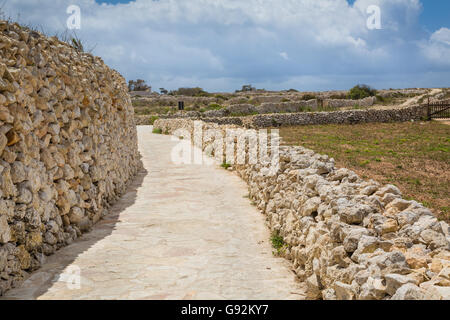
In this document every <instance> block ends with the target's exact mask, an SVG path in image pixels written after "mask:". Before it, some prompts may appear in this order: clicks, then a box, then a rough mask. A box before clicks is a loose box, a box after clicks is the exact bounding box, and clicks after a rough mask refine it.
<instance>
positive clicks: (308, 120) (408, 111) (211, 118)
mask: <svg viewBox="0 0 450 320" xmlns="http://www.w3.org/2000/svg"><path fill="white" fill-rule="evenodd" d="M249 106H250V105H249ZM426 112H427V111H426V108H424V107H423V106H413V107H409V108H399V109H380V110H376V109H369V110H346V111H332V112H297V113H271V114H258V115H253V116H244V117H226V116H224V115H223V110H217V111H211V113H208V116H205V115H202V114H201V113H200V112H194V111H189V112H184V113H183V114H176V115H173V116H161V118H167V119H177V118H184V119H189V118H190V119H201V120H203V121H205V122H210V123H217V124H235V125H240V126H245V127H247V128H255V129H257V128H270V127H284V126H299V125H320V124H356V123H374V122H405V121H411V120H413V121H418V120H422V119H423V118H424V117H425V116H426ZM146 118H147V119H148V118H149V117H148V116H143V117H142V119H141V120H140V121H142V123H145V122H146ZM147 123H148V121H147Z"/></svg>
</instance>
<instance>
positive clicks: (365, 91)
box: [348, 84, 377, 100]
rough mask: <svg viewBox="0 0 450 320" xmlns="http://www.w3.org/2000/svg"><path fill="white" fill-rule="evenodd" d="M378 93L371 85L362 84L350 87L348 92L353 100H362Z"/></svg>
mask: <svg viewBox="0 0 450 320" xmlns="http://www.w3.org/2000/svg"><path fill="white" fill-rule="evenodd" d="M376 94H377V91H376V90H375V89H372V88H371V87H369V86H367V85H365V84H361V85H357V86H354V87H353V88H352V89H350V91H349V93H348V97H349V98H350V99H352V100H360V99H364V98H367V97H373V96H375V95H376Z"/></svg>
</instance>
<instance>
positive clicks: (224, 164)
mask: <svg viewBox="0 0 450 320" xmlns="http://www.w3.org/2000/svg"><path fill="white" fill-rule="evenodd" d="M220 166H221V167H222V168H224V169H225V170H228V169H229V168H231V164H229V163H227V162H226V161H224V162H223V163H222V164H221V165H220Z"/></svg>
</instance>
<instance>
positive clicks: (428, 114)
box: [427, 96, 431, 121]
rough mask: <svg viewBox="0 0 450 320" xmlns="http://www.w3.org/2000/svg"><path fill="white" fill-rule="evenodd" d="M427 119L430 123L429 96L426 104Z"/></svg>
mask: <svg viewBox="0 0 450 320" xmlns="http://www.w3.org/2000/svg"><path fill="white" fill-rule="evenodd" d="M427 119H428V121H431V107H430V96H428V104H427Z"/></svg>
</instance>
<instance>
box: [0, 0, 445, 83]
mask: <svg viewBox="0 0 450 320" xmlns="http://www.w3.org/2000/svg"><path fill="white" fill-rule="evenodd" d="M71 4H76V5H78V6H79V7H80V8H81V22H82V23H81V29H80V30H77V35H78V37H80V38H81V39H82V40H83V41H84V42H85V43H86V45H85V46H87V47H95V48H94V50H93V53H94V54H95V55H98V56H101V57H102V58H103V59H104V61H105V62H106V63H107V64H108V65H110V66H111V67H113V68H114V69H116V70H118V71H119V72H120V73H122V74H123V75H124V76H125V77H126V78H127V79H136V78H142V79H145V80H147V82H148V83H149V84H150V85H152V86H153V88H154V89H158V88H160V87H164V88H166V89H175V88H178V87H182V86H200V87H203V88H205V89H207V90H209V91H234V90H235V89H238V88H240V87H241V86H242V85H243V84H247V83H251V84H253V85H254V86H256V87H258V88H265V89H272V90H282V89H289V88H295V89H298V90H333V89H336V90H339V89H347V88H350V87H352V86H353V85H355V84H357V83H366V84H369V85H372V86H374V87H375V88H378V89H381V88H404V87H450V58H449V57H450V25H449V17H450V14H449V13H450V1H448V0H356V1H346V0H283V1H280V0H245V1H242V0H136V1H133V2H130V1H126V0H108V1H106V0H105V1H102V0H7V1H6V3H5V5H4V7H3V10H4V11H5V13H6V15H8V16H11V17H13V18H15V17H18V20H19V22H22V23H26V24H32V25H35V26H39V27H41V28H42V29H44V30H45V31H46V32H47V33H48V34H54V33H60V32H62V31H64V30H65V28H66V20H67V18H68V16H69V15H68V14H67V13H66V9H67V7H68V6H69V5H71ZM371 5H376V6H378V7H379V8H380V13H381V21H380V22H381V29H380V30H371V29H369V28H368V27H367V20H368V19H369V18H370V14H368V13H367V8H368V7H369V6H371Z"/></svg>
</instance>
